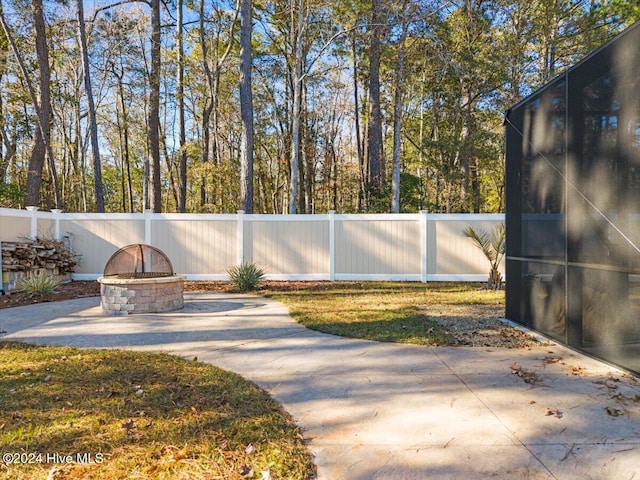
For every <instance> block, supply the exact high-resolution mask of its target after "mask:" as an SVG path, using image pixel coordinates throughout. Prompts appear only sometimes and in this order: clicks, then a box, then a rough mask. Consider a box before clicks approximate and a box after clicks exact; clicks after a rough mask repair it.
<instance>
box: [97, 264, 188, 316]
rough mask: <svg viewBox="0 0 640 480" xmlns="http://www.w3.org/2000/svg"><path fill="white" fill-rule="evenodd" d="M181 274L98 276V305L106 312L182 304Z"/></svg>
mask: <svg viewBox="0 0 640 480" xmlns="http://www.w3.org/2000/svg"><path fill="white" fill-rule="evenodd" d="M185 278H186V277H185V275H175V274H174V275H171V276H168V277H157V278H145V279H129V278H109V277H100V278H99V279H98V282H99V283H100V296H101V300H102V301H101V303H102V309H103V310H104V312H105V313H107V314H109V315H129V314H133V313H160V312H169V311H172V310H179V309H181V308H183V306H184V299H183V288H184V280H185Z"/></svg>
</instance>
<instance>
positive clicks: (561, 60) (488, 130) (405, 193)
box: [0, 0, 640, 213]
mask: <svg viewBox="0 0 640 480" xmlns="http://www.w3.org/2000/svg"><path fill="white" fill-rule="evenodd" d="M241 13H242V14H241ZM0 19H1V20H2V28H1V29H0V143H1V145H0V147H1V148H0V206H3V207H16V208H20V207H23V206H26V205H34V204H35V205H37V206H39V207H40V208H41V209H52V208H63V209H64V210H66V211H80V212H92V211H103V210H104V211H108V212H140V211H143V210H144V209H146V208H151V209H153V210H154V211H166V212H174V211H185V212H214V213H229V212H235V211H236V210H238V209H241V208H245V209H246V208H251V209H252V211H253V212H255V213H287V212H289V213H322V212H327V211H329V210H336V211H338V212H388V211H394V212H416V211H418V210H429V211H431V212H501V211H504V151H503V126H502V120H503V116H504V112H505V110H506V109H508V108H509V107H510V106H511V105H513V104H514V103H516V102H518V101H519V100H520V99H521V98H523V97H524V96H526V95H527V94H529V93H530V92H532V91H533V90H535V89H536V88H538V87H540V86H541V85H542V84H544V83H545V82H546V81H548V80H549V79H551V78H553V77H554V76H556V75H558V74H560V73H561V72H562V71H563V70H565V69H566V68H568V67H569V66H570V65H572V64H574V63H576V62H577V61H579V60H580V59H581V58H583V57H584V56H585V55H586V54H588V53H589V52H590V51H592V50H594V49H595V48H597V47H599V46H600V45H602V44H603V43H605V42H606V41H607V40H609V39H610V38H612V37H613V36H614V35H616V34H617V33H619V32H620V31H622V30H623V29H624V28H625V27H627V26H629V25H631V24H632V23H633V22H634V21H636V20H637V19H640V6H638V4H637V2H636V1H635V0H451V1H444V2H443V1H435V0H388V1H384V2H382V1H379V0H369V1H362V0H333V1H329V0H314V1H311V0H295V1H286V2H285V1H283V0H253V1H249V0H242V1H237V2H236V1H234V0H176V1H168V0H140V1H133V0H126V1H118V0H112V1H108V0H96V1H95V2H85V3H84V4H83V3H82V2H81V1H80V0H78V1H77V2H69V1H53V0H40V1H38V2H26V1H24V0H0ZM241 20H242V21H241ZM249 27H252V28H251V30H249ZM86 66H88V69H87V70H86ZM247 108H250V109H251V111H252V118H250V117H249V116H248V111H247ZM247 142H249V144H247ZM249 162H250V165H249ZM249 205H250V206H251V207H248V206H249Z"/></svg>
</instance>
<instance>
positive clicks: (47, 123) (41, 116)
mask: <svg viewBox="0 0 640 480" xmlns="http://www.w3.org/2000/svg"><path fill="white" fill-rule="evenodd" d="M32 5H33V23H34V27H35V31H36V53H37V56H38V67H39V72H40V103H38V99H37V98H36V93H35V89H34V88H33V83H32V82H31V79H30V78H29V75H28V73H27V69H26V67H25V63H24V59H23V57H22V55H21V54H20V52H19V51H18V47H17V46H16V43H15V41H14V39H13V36H12V35H11V31H10V30H9V26H8V25H7V22H6V19H5V18H4V12H3V10H2V4H1V3H0V22H1V23H2V28H3V29H4V33H5V35H6V37H7V40H8V41H9V45H10V46H11V50H12V51H13V53H14V55H15V57H16V60H17V61H18V64H19V65H20V71H21V73H22V76H23V78H24V82H25V84H26V85H27V89H28V90H29V96H30V97H31V103H32V104H33V108H34V109H35V111H36V115H37V122H38V127H37V128H36V133H35V143H34V147H33V150H32V152H31V158H30V159H29V171H28V173H27V197H26V199H25V204H26V205H33V206H36V205H38V204H39V201H40V187H41V185H42V169H43V167H44V160H45V156H47V157H49V162H50V165H49V168H50V170H51V179H52V181H53V187H54V195H55V206H56V208H60V206H61V203H60V189H59V187H58V176H57V174H56V165H55V161H54V158H53V151H52V150H51V142H50V141H49V132H50V131H51V86H50V84H49V83H50V81H51V70H50V68H49V49H48V47H47V36H46V25H45V21H44V11H43V7H42V0H34V1H33V2H32Z"/></svg>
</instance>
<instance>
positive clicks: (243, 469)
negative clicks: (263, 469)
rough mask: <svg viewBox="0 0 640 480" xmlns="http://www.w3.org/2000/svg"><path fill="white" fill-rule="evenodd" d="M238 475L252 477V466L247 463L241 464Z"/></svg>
mask: <svg viewBox="0 0 640 480" xmlns="http://www.w3.org/2000/svg"><path fill="white" fill-rule="evenodd" d="M240 475H242V476H243V477H253V468H251V467H249V466H247V465H242V467H241V468H240Z"/></svg>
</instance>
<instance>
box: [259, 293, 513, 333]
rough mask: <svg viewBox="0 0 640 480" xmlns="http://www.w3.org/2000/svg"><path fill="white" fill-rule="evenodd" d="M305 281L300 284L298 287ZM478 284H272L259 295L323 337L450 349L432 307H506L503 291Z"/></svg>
mask: <svg viewBox="0 0 640 480" xmlns="http://www.w3.org/2000/svg"><path fill="white" fill-rule="evenodd" d="M301 283H302V282H300V283H297V284H296V286H299V285H300V284H301ZM482 286H483V285H481V284H476V283H427V284H424V283H413V282H334V283H331V282H319V283H318V282H315V283H309V284H308V286H306V287H305V286H304V285H302V286H301V287H298V288H297V289H289V288H287V287H286V284H283V285H282V286H280V287H279V286H278V284H277V283H274V282H270V283H268V284H266V285H265V286H264V287H263V289H262V290H261V292H260V293H261V294H262V295H265V296H268V297H270V298H273V299H275V300H278V301H280V302H282V303H284V304H285V305H287V306H288V307H289V311H290V313H291V315H292V316H293V317H294V318H295V319H296V320H297V321H298V322H299V323H301V324H302V325H304V326H306V327H308V328H310V329H313V330H318V331H321V332H325V333H331V334H334V335H341V336H346V337H354V338H365V339H369V340H378V341H385V342H398V343H413V344H419V345H446V344H448V343H449V342H450V338H449V336H448V335H447V333H446V331H445V330H444V329H443V328H442V327H441V326H440V325H439V324H438V323H436V322H434V321H433V320H431V319H430V318H429V307H435V306H442V305H445V306H446V305H469V304H485V305H496V304H498V305H504V291H493V290H486V289H483V288H482Z"/></svg>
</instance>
